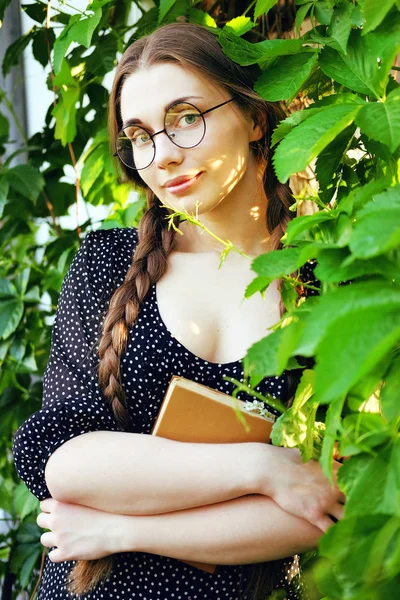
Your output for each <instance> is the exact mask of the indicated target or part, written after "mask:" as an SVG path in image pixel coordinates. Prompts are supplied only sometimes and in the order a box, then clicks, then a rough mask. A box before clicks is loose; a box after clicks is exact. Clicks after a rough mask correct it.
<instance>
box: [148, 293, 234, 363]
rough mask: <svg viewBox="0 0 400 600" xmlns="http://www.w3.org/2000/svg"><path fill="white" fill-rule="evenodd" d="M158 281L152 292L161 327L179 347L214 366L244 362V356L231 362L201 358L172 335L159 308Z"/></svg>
mask: <svg viewBox="0 0 400 600" xmlns="http://www.w3.org/2000/svg"><path fill="white" fill-rule="evenodd" d="M156 285H157V284H156V283H155V284H154V285H153V286H152V294H153V302H154V306H155V310H156V314H157V317H158V321H159V323H160V326H161V328H162V329H163V330H164V332H165V333H166V334H167V336H168V337H169V338H170V339H171V340H172V341H173V342H174V343H175V344H176V345H177V346H178V347H179V348H181V349H182V350H183V351H184V352H186V353H187V354H189V356H191V357H192V358H193V359H194V360H196V361H197V362H202V363H204V364H207V365H211V366H212V367H221V368H227V367H231V366H234V365H240V364H242V362H243V360H244V357H243V358H239V359H238V360H233V361H231V362H226V363H216V362H213V361H210V360H206V359H205V358H201V356H197V355H196V354H194V353H193V352H191V351H190V350H189V348H186V346H184V345H183V344H181V342H180V341H179V340H178V339H177V338H176V337H175V336H174V335H172V333H171V332H170V330H169V329H168V327H167V326H166V324H165V323H164V321H163V318H162V316H161V313H160V310H159V308H158V301H157V289H156Z"/></svg>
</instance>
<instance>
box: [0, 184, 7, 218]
mask: <svg viewBox="0 0 400 600" xmlns="http://www.w3.org/2000/svg"><path fill="white" fill-rule="evenodd" d="M8 190H9V183H8V181H7V179H6V177H2V178H1V179H0V219H1V217H2V216H3V210H4V206H5V204H6V200H7V197H8Z"/></svg>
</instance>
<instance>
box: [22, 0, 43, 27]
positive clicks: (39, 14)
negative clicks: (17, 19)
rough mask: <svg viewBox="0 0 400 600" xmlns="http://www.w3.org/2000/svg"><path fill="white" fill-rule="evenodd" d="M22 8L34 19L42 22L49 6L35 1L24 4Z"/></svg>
mask: <svg viewBox="0 0 400 600" xmlns="http://www.w3.org/2000/svg"><path fill="white" fill-rule="evenodd" d="M21 8H22V10H23V11H24V12H25V13H26V14H27V15H28V17H30V18H31V19H33V20H34V21H37V23H40V24H42V23H43V21H44V20H45V18H46V14H47V8H46V5H45V4H40V3H38V2H35V3H34V4H22V6H21Z"/></svg>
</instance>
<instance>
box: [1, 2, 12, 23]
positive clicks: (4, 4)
mask: <svg viewBox="0 0 400 600" xmlns="http://www.w3.org/2000/svg"><path fill="white" fill-rule="evenodd" d="M9 4H11V0H0V27H1V26H2V24H3V19H4V13H5V10H6V8H7V6H8V5H9Z"/></svg>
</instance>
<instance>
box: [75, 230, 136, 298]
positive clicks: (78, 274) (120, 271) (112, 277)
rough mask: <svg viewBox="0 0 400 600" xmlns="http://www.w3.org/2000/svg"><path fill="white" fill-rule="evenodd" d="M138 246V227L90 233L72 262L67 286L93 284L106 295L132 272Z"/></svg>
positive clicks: (91, 285) (92, 285)
mask: <svg viewBox="0 0 400 600" xmlns="http://www.w3.org/2000/svg"><path fill="white" fill-rule="evenodd" d="M137 243H138V232H137V229H136V228H134V227H125V228H118V227H113V228H111V229H97V230H93V231H90V232H89V233H87V234H86V236H85V238H84V239H83V241H82V243H81V246H80V248H79V250H78V252H77V253H76V255H75V257H74V259H73V261H72V264H71V267H70V269H69V271H68V273H67V275H66V277H65V280H64V286H67V285H68V284H70V285H72V286H75V285H78V287H82V288H84V287H85V285H86V284H89V286H90V287H93V288H96V289H98V290H103V292H105V291H106V289H108V287H109V286H110V284H111V286H112V287H113V286H114V285H115V284H114V282H115V281H116V280H118V279H119V278H120V277H121V276H123V275H124V273H126V271H127V270H128V268H129V266H130V264H131V263H132V257H133V253H134V251H135V249H136V246H137Z"/></svg>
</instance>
